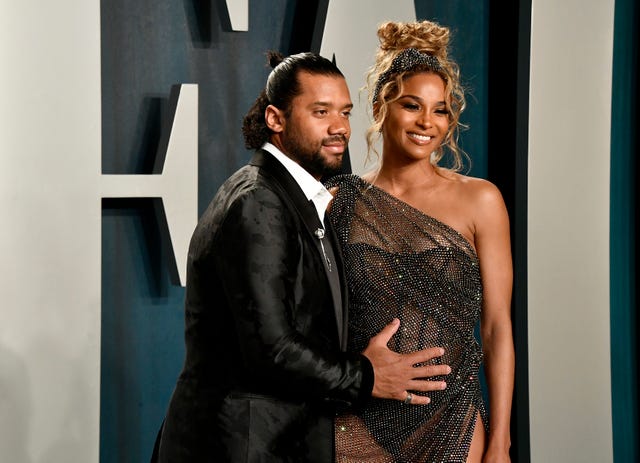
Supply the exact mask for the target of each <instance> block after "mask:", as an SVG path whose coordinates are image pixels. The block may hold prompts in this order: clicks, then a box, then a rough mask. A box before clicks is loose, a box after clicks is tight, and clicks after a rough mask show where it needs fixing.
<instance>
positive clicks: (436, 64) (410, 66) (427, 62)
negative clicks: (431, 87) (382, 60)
mask: <svg viewBox="0 0 640 463" xmlns="http://www.w3.org/2000/svg"><path fill="white" fill-rule="evenodd" d="M418 66H424V67H426V68H427V69H428V70H430V71H436V72H438V71H442V66H440V61H438V58H436V57H435V56H433V55H430V54H428V53H423V52H421V51H419V50H418V49H416V48H406V49H404V50H402V51H401V52H400V53H398V55H397V56H396V57H395V58H393V61H392V62H391V66H390V67H389V69H387V70H386V71H385V72H383V73H382V74H380V77H378V82H377V83H376V90H375V92H374V93H373V101H376V100H377V99H378V94H379V93H380V89H381V88H382V86H383V85H384V84H385V83H387V82H388V81H389V80H391V77H392V76H394V75H396V74H399V73H401V72H407V71H413V70H414V69H415V68H417V67H418Z"/></svg>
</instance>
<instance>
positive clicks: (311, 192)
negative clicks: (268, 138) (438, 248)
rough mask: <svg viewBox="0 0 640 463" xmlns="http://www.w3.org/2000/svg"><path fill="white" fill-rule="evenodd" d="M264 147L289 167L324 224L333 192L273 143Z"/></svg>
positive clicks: (289, 170)
mask: <svg viewBox="0 0 640 463" xmlns="http://www.w3.org/2000/svg"><path fill="white" fill-rule="evenodd" d="M262 149H264V150H266V151H268V152H269V153H271V154H273V156H274V157H275V158H276V159H277V160H278V161H280V163H281V164H282V165H283V166H284V168H285V169H287V171H288V172H289V173H290V174H291V176H292V177H293V178H294V180H295V181H296V183H297V184H298V185H300V188H301V189H302V192H303V193H304V195H305V196H306V197H307V199H308V200H310V201H313V205H314V206H315V207H316V210H317V211H318V217H319V218H320V223H322V224H324V213H325V211H326V210H327V206H328V205H329V203H330V202H331V200H332V199H333V196H332V195H331V193H329V190H327V189H326V188H325V187H324V185H323V184H322V183H321V182H319V181H318V180H316V179H315V178H314V177H313V175H311V174H310V173H309V172H307V171H306V170H304V168H303V167H302V166H301V165H300V164H298V163H297V162H295V161H294V160H293V159H291V158H290V157H289V156H287V155H286V154H284V153H283V152H282V151H280V150H279V149H278V148H276V147H275V146H274V145H272V144H271V143H268V142H267V143H265V144H264V145H263V146H262Z"/></svg>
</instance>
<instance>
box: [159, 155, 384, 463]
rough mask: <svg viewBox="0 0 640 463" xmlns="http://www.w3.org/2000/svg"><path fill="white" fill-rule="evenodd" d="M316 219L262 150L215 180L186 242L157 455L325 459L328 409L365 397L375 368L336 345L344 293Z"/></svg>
mask: <svg viewBox="0 0 640 463" xmlns="http://www.w3.org/2000/svg"><path fill="white" fill-rule="evenodd" d="M327 222H328V221H327ZM319 226H320V221H319V219H318V217H317V213H316V211H315V208H314V206H313V204H312V203H310V202H309V201H308V200H307V199H306V197H305V195H304V193H303V192H302V190H301V189H300V187H299V186H298V184H297V183H296V182H295V180H294V179H293V177H291V175H290V174H289V173H288V171H287V170H286V169H285V168H284V166H282V164H281V163H280V162H278V161H277V160H276V159H275V158H274V157H273V156H272V155H271V154H269V153H267V152H266V151H258V152H257V153H256V154H255V156H254V157H253V159H252V160H251V162H250V163H249V165H247V166H245V167H243V168H241V169H240V170H239V171H238V172H236V173H235V174H234V175H233V176H232V177H230V178H229V179H228V180H227V181H226V182H225V183H224V184H223V185H222V187H221V188H220V190H219V191H218V193H217V194H216V196H215V198H214V199H213V201H212V202H211V204H210V205H209V207H208V208H207V210H206V211H205V213H204V214H203V216H202V217H201V219H200V221H199V223H198V225H197V227H196V230H195V232H194V234H193V237H192V239H191V244H190V248H189V257H188V264H187V290H186V301H185V343H186V358H185V364H184V367H183V370H182V372H181V374H180V377H179V380H178V383H177V385H176V388H175V390H174V392H173V395H172V398H171V401H170V404H169V407H168V411H167V415H166V417H165V425H164V430H163V432H162V439H161V441H160V451H159V461H161V462H205V461H206V462H233V463H242V462H326V463H329V462H332V461H333V418H334V416H335V412H336V408H337V407H340V406H348V405H352V406H357V404H359V403H362V401H364V400H367V398H368V397H369V396H370V393H371V389H372V385H373V371H372V368H371V365H370V363H369V362H368V361H367V360H366V358H364V357H362V356H359V355H355V356H354V355H352V354H347V353H345V352H344V350H345V347H346V332H347V307H346V301H345V298H346V295H347V289H346V286H345V282H344V277H343V275H341V279H340V281H341V284H342V288H341V294H342V304H334V297H333V296H334V294H336V293H332V288H331V285H330V283H329V279H328V277H327V270H326V268H325V265H324V264H323V254H322V250H321V248H320V242H319V239H318V238H317V237H316V235H315V234H314V232H315V230H316V229H317V228H318V227H319ZM327 232H328V235H329V237H330V238H333V239H334V241H333V242H334V243H336V241H335V237H334V236H333V232H332V230H331V229H328V230H327ZM325 239H326V238H325ZM334 248H335V251H336V258H337V259H338V266H337V267H338V268H337V269H336V268H334V271H336V270H340V273H341V274H342V270H341V261H340V253H339V249H338V246H337V244H336V245H334ZM334 291H335V288H334Z"/></svg>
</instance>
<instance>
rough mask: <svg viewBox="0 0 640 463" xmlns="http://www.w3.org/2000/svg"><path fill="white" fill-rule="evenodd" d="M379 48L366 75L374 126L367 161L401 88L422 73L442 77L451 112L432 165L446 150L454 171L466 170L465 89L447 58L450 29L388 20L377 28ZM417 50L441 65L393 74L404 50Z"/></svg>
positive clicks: (372, 125) (429, 23) (426, 22)
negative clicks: (462, 137) (462, 119)
mask: <svg viewBox="0 0 640 463" xmlns="http://www.w3.org/2000/svg"><path fill="white" fill-rule="evenodd" d="M378 39H379V40H380V46H379V48H378V51H377V53H376V58H375V64H374V65H373V66H372V67H371V68H370V69H369V70H368V72H367V74H366V86H365V89H366V90H367V91H368V102H369V108H370V110H372V111H373V116H374V117H373V118H372V119H373V124H371V126H370V127H369V128H368V129H367V132H366V139H367V148H368V149H367V159H370V156H371V152H372V151H373V152H374V153H375V154H376V155H377V156H379V153H378V152H377V150H376V148H375V146H374V145H375V143H376V141H377V140H378V139H379V138H380V133H381V130H382V125H383V124H384V121H385V119H386V118H387V114H388V106H389V104H390V103H393V102H394V101H396V100H397V99H398V97H399V96H400V95H401V94H402V85H403V82H404V80H406V79H407V78H408V77H410V76H412V75H415V74H416V73H421V72H431V73H435V74H437V75H439V76H440V77H441V78H442V80H443V81H444V84H445V103H446V107H447V111H448V113H449V130H448V131H447V135H446V136H445V139H444V140H443V142H442V145H441V146H440V147H438V149H437V150H436V151H435V152H434V155H433V156H432V159H431V162H432V164H434V165H438V163H439V162H440V160H441V159H442V158H443V156H444V154H445V148H447V149H448V150H449V152H450V154H451V156H452V159H453V165H452V166H451V170H453V171H459V170H461V169H462V167H463V165H464V164H463V157H464V158H466V159H468V156H467V155H466V153H464V151H463V150H462V149H461V148H460V146H459V145H458V136H459V132H460V130H461V129H462V128H466V126H464V125H463V124H462V123H461V122H460V114H461V113H462V111H463V110H464V108H465V106H466V101H465V96H464V88H463V86H462V84H461V83H460V70H459V68H458V65H457V64H456V63H455V62H454V61H452V60H450V59H449V58H448V46H449V39H450V31H449V28H447V27H444V26H441V25H439V24H438V23H435V22H432V21H416V22H408V23H403V22H396V21H388V22H384V23H382V24H381V25H380V26H379V27H378ZM409 48H414V49H416V50H418V51H420V52H421V53H425V54H428V55H431V56H433V57H435V58H436V59H437V60H438V64H439V66H437V67H436V68H434V67H432V66H426V67H425V66H421V65H417V66H412V67H410V69H408V70H406V71H401V72H397V73H396V72H392V71H391V65H392V62H393V60H394V59H395V58H396V57H397V56H398V55H399V54H400V53H401V52H403V51H404V50H407V49H409Z"/></svg>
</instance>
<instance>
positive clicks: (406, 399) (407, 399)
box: [402, 392, 413, 405]
mask: <svg viewBox="0 0 640 463" xmlns="http://www.w3.org/2000/svg"><path fill="white" fill-rule="evenodd" d="M412 400H413V395H412V394H411V392H407V397H405V399H404V401H403V402H402V403H404V404H405V405H409V404H410V403H411V401H412Z"/></svg>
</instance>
